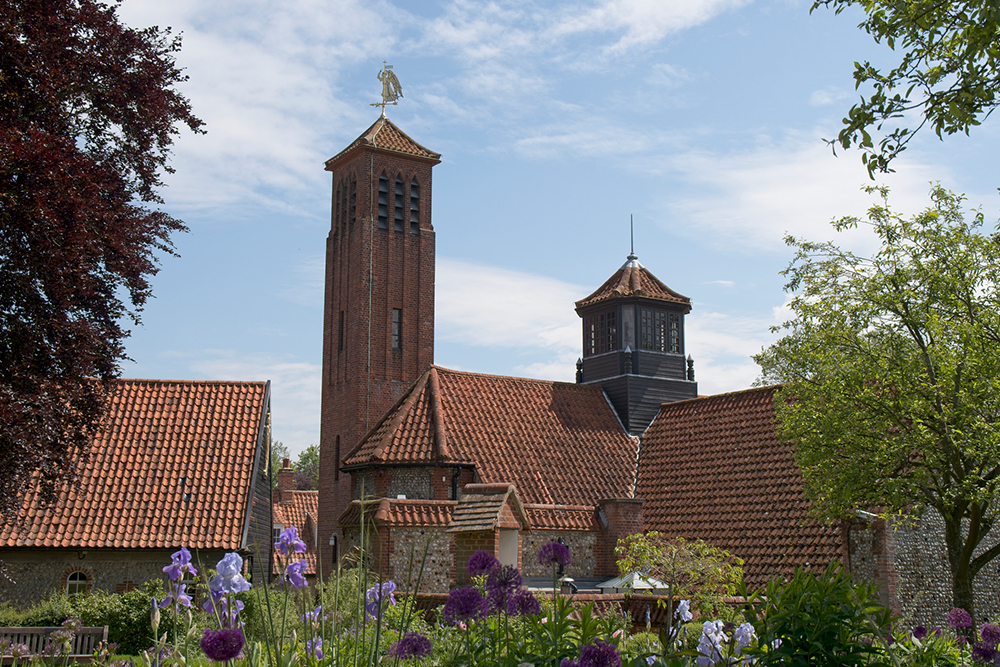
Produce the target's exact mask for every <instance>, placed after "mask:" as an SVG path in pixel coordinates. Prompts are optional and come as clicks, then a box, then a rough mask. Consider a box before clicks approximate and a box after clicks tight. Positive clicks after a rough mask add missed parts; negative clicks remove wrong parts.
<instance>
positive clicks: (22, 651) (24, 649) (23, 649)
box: [9, 644, 31, 660]
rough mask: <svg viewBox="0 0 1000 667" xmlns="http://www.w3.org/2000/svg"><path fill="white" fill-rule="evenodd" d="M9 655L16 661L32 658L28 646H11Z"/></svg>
mask: <svg viewBox="0 0 1000 667" xmlns="http://www.w3.org/2000/svg"><path fill="white" fill-rule="evenodd" d="M9 653H10V655H11V656H12V657H13V658H14V659H15V660H24V659H25V658H30V657H31V649H30V648H28V645H27V644H11V645H10V652H9Z"/></svg>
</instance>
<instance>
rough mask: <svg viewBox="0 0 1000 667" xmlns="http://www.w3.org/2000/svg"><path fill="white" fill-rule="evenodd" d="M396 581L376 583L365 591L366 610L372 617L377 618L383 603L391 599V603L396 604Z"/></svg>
mask: <svg viewBox="0 0 1000 667" xmlns="http://www.w3.org/2000/svg"><path fill="white" fill-rule="evenodd" d="M395 593H396V582H394V581H387V582H385V583H384V584H382V585H381V586H378V585H375V586H372V587H371V588H369V589H368V590H367V591H365V600H367V602H366V603H365V610H366V611H367V612H368V615H369V616H371V617H372V618H377V617H378V614H379V609H381V607H382V603H383V602H385V601H386V599H388V600H389V604H391V605H393V606H396V597H395Z"/></svg>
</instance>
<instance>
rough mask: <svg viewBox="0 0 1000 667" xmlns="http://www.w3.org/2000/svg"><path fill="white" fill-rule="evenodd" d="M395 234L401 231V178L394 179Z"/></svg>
mask: <svg viewBox="0 0 1000 667" xmlns="http://www.w3.org/2000/svg"><path fill="white" fill-rule="evenodd" d="M394 229H395V230H396V231H397V232H401V231H403V178H402V177H401V176H397V177H396V197H395V227H394Z"/></svg>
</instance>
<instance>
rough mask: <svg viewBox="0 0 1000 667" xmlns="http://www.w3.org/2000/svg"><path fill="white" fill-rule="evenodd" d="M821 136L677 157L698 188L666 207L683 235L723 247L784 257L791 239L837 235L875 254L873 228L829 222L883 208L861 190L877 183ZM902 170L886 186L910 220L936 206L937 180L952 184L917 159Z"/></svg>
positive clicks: (900, 165) (902, 163)
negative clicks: (933, 185) (844, 228)
mask: <svg viewBox="0 0 1000 667" xmlns="http://www.w3.org/2000/svg"><path fill="white" fill-rule="evenodd" d="M826 134H829V133H826ZM821 136H825V134H824V132H822V131H815V132H810V133H799V132H789V133H788V134H787V136H786V137H785V138H784V139H782V140H772V139H770V138H767V137H763V138H761V140H760V143H759V145H758V146H757V147H756V148H754V149H752V150H749V151H746V152H743V153H739V154H735V155H734V154H724V153H710V152H707V151H691V152H688V153H686V154H683V155H679V156H676V157H675V158H674V160H673V163H672V164H673V166H674V168H675V170H676V171H677V172H678V173H679V174H680V178H681V179H682V180H683V181H686V182H687V183H688V184H689V185H690V186H691V187H689V188H688V189H687V192H688V193H689V195H688V196H687V197H684V198H682V199H679V200H674V201H667V202H664V205H665V206H669V207H671V208H673V210H674V211H675V217H676V218H678V219H681V220H686V221H687V222H688V223H689V224H687V225H681V226H677V227H678V228H684V229H687V230H689V233H691V234H693V235H698V236H699V237H701V238H710V239H714V242H715V243H717V244H719V245H726V246H730V247H748V248H750V249H757V250H763V251H768V252H774V251H780V250H781V249H782V248H783V245H782V239H783V237H784V235H785V233H790V234H792V235H793V236H797V237H803V238H807V239H810V240H817V241H818V240H827V239H833V238H834V237H835V236H836V241H837V242H838V244H841V245H844V246H847V247H850V248H852V249H854V250H856V251H858V252H868V251H870V250H872V249H873V248H874V246H875V237H874V235H873V234H872V233H871V232H870V231H869V230H868V229H867V228H859V229H857V230H852V231H849V232H844V233H839V234H838V233H836V232H835V231H834V230H833V229H832V228H831V226H830V224H829V223H830V221H831V220H832V219H834V218H840V217H843V216H848V215H857V216H862V215H864V214H865V212H866V211H867V209H868V208H869V207H870V206H871V205H873V204H874V203H876V200H875V198H874V197H873V196H872V195H867V194H865V193H864V192H862V191H861V188H862V186H865V185H869V184H871V181H870V180H869V179H868V176H867V172H866V171H865V169H864V167H863V165H862V164H861V161H860V158H859V156H858V154H857V153H855V152H847V153H846V154H840V156H839V157H837V158H835V157H833V156H832V155H831V154H830V148H829V147H828V146H827V145H826V144H824V143H823V142H822V141H821V140H820V139H819V137H821ZM894 166H895V167H896V168H897V169H898V173H896V174H889V175H887V176H885V177H884V178H880V179H879V181H880V182H882V183H885V184H887V185H889V186H890V188H891V190H892V194H891V195H890V203H891V204H892V206H893V208H895V209H896V210H897V211H899V212H901V213H903V214H905V215H910V214H912V213H915V212H917V211H919V210H921V209H923V208H926V206H927V205H928V204H929V200H928V198H927V193H928V191H929V189H930V185H929V183H930V181H931V180H933V179H942V180H943V181H947V174H946V173H941V171H935V170H932V168H931V167H930V166H929V165H926V164H922V163H921V162H920V161H919V158H918V157H917V154H916V153H915V152H914V153H913V154H911V155H904V156H903V157H900V158H897V164H895V165H894ZM935 169H940V168H939V167H937V168H935Z"/></svg>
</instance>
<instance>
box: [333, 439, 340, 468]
mask: <svg viewBox="0 0 1000 667" xmlns="http://www.w3.org/2000/svg"><path fill="white" fill-rule="evenodd" d="M333 454H334V456H335V457H336V460H335V461H334V463H335V465H334V467H333V478H334V479H340V436H339V435H338V436H337V441H336V445H335V446H334V453H333Z"/></svg>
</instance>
